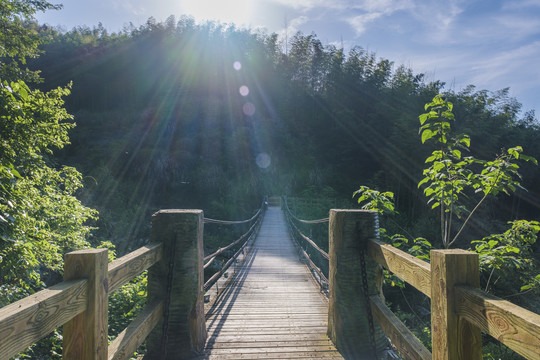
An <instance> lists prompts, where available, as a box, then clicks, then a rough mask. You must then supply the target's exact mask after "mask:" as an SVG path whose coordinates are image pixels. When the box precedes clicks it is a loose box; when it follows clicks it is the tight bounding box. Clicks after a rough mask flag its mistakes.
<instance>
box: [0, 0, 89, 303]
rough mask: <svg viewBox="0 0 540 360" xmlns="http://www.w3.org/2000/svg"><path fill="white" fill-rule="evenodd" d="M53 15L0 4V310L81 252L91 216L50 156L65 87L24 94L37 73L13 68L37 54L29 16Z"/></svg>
mask: <svg viewBox="0 0 540 360" xmlns="http://www.w3.org/2000/svg"><path fill="white" fill-rule="evenodd" d="M57 8H58V6H55V5H52V4H49V3H48V2H46V1H41V0H32V1H30V0H0V26H1V27H2V32H1V33H0V76H1V78H0V279H1V281H2V284H3V285H2V286H1V287H0V306H1V305H5V304H6V303H9V302H12V301H13V300H16V299H17V298H18V297H20V296H24V295H27V294H29V293H31V292H32V291H35V290H36V289H38V288H40V287H42V286H43V285H44V284H45V283H46V282H47V280H49V279H54V280H56V279H55V278H56V277H57V276H58V274H59V272H61V269H62V264H63V254H64V253H66V252H68V251H71V250H73V249H78V248H82V247H86V246H89V244H88V242H87V240H86V239H87V236H88V234H89V232H90V230H91V227H89V226H86V225H85V222H86V221H87V220H88V219H90V218H95V217H96V215H97V213H96V211H94V210H92V209H90V208H87V207H85V206H84V205H82V204H81V202H80V201H79V200H78V199H77V198H76V197H75V195H76V192H77V190H78V189H79V188H80V187H81V174H80V173H79V172H78V171H77V170H76V169H75V168H73V167H67V166H58V165H57V164H56V163H55V161H54V157H53V149H55V148H56V149H60V148H62V147H63V146H65V145H66V144H68V143H69V137H68V130H69V129H71V128H73V127H74V126H75V124H74V123H72V122H71V120H72V119H73V118H72V116H71V115H69V114H68V113H67V112H66V110H65V109H64V108H63V105H64V100H63V97H64V96H66V95H68V94H69V92H70V86H67V87H65V88H57V89H53V90H50V91H48V92H42V91H40V90H36V89H31V88H30V87H29V86H28V85H27V83H26V82H25V80H26V81H28V80H29V81H33V80H37V79H38V74H37V73H36V72H31V71H29V70H26V69H25V70H22V69H21V67H20V65H24V64H25V62H26V59H27V58H28V57H33V56H37V55H38V53H39V51H38V45H39V43H40V40H39V37H38V35H37V32H36V28H35V24H34V23H32V20H33V15H34V14H35V13H36V11H42V10H46V9H57Z"/></svg>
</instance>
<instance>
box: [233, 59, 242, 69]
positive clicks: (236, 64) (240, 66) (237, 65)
mask: <svg viewBox="0 0 540 360" xmlns="http://www.w3.org/2000/svg"><path fill="white" fill-rule="evenodd" d="M233 68H234V70H236V71H240V69H242V64H241V63H240V61H235V62H234V63H233Z"/></svg>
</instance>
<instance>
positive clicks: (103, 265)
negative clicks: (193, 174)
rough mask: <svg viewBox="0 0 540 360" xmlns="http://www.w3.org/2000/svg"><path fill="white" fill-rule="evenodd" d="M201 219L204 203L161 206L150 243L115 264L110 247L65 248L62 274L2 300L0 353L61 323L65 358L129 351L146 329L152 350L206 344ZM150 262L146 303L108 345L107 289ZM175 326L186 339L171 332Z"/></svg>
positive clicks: (157, 353)
mask: <svg viewBox="0 0 540 360" xmlns="http://www.w3.org/2000/svg"><path fill="white" fill-rule="evenodd" d="M202 226H203V215H202V211H201V210H172V211H171V210H165V211H160V212H158V213H156V214H154V216H153V219H152V233H151V242H150V244H149V245H147V246H143V247H141V248H139V249H138V250H135V251H133V252H131V253H129V254H127V255H125V256H123V257H121V258H119V259H117V260H115V261H113V262H111V263H109V264H108V256H107V249H88V250H79V251H75V252H71V253H68V254H66V256H65V262H64V281H63V282H61V283H59V284H57V285H54V286H51V287H49V288H47V289H45V290H42V291H40V292H37V293H36V294H34V295H31V296H29V297H26V298H24V299H22V300H19V301H17V302H15V303H13V304H10V305H7V306H5V307H3V308H0V359H1V360H4V359H9V358H10V357H13V356H15V355H17V354H18V353H20V352H22V351H24V350H25V349H26V348H27V347H29V346H30V345H32V344H33V343H35V342H37V341H38V340H40V339H42V338H44V337H45V336H47V335H48V334H49V333H50V332H52V331H53V330H54V329H56V328H58V327H60V326H63V358H65V359H77V360H80V359H96V360H97V359H99V360H101V359H129V358H130V357H131V356H132V355H133V353H134V352H135V351H136V350H137V348H138V347H139V346H140V345H141V344H142V342H143V341H144V340H145V339H146V338H147V337H148V340H147V347H148V354H149V356H148V357H149V358H167V357H166V356H165V354H166V352H167V351H169V358H171V357H172V356H173V355H175V353H176V354H178V353H180V354H184V355H185V354H186V353H195V352H197V351H200V350H201V349H202V346H203V344H204V341H205V340H206V329H205V328H204V311H199V310H201V309H203V308H204V307H203V294H202V279H203V276H202V274H203V261H202V258H203V248H202ZM186 254H187V255H188V256H186ZM147 269H148V299H147V305H146V306H145V308H144V309H143V310H142V311H141V313H140V314H139V315H138V316H137V317H136V318H135V320H133V321H132V322H131V323H130V324H129V325H128V327H127V328H126V329H124V330H123V331H122V332H121V333H120V334H119V335H118V336H117V337H116V339H115V340H114V341H112V343H111V344H110V345H109V344H108V335H107V334H108V330H107V325H108V324H107V323H108V318H107V310H108V296H109V294H110V293H111V292H113V291H115V290H117V289H119V288H120V287H121V286H122V285H124V284H125V283H127V282H128V281H130V280H131V279H133V278H134V277H135V276H137V275H139V274H141V273H142V272H143V271H145V270H147ZM186 274H188V276H189V279H188V280H187V281H186V279H185V277H186V276H185V275H186ZM194 274H198V275H195V276H193V275H194ZM173 282H174V284H173ZM178 318H182V319H188V318H189V319H190V321H189V322H186V321H182V322H180V323H179V322H177V321H176V319H178ZM158 325H160V326H158ZM169 333H174V334H176V335H179V337H180V339H178V338H175V339H172V337H171V339H168V334H169ZM149 335H150V336H149ZM186 344H187V345H186ZM173 350H174V352H173ZM162 356H163V357H162Z"/></svg>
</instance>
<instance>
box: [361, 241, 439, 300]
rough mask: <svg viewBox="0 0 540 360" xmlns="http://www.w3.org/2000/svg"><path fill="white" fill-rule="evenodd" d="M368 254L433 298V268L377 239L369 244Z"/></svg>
mask: <svg viewBox="0 0 540 360" xmlns="http://www.w3.org/2000/svg"><path fill="white" fill-rule="evenodd" d="M368 254H369V256H370V257H371V258H372V259H373V260H375V261H376V262H377V263H379V264H380V265H382V266H383V267H384V268H385V269H388V270H390V271H391V272H392V273H394V274H395V275H396V276H397V277H399V278H400V279H402V280H404V281H406V282H407V283H409V284H411V285H412V286H414V287H415V288H417V289H418V290H419V291H421V292H423V293H424V294H425V295H427V296H429V297H431V266H430V265H429V263H427V262H425V261H422V260H420V259H418V258H416V257H414V256H412V255H411V254H407V253H406V252H404V251H402V250H399V249H397V248H395V247H393V246H392V245H389V244H385V243H383V242H381V241H379V240H376V239H370V240H369V242H368Z"/></svg>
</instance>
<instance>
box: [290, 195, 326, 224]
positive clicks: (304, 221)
mask: <svg viewBox="0 0 540 360" xmlns="http://www.w3.org/2000/svg"><path fill="white" fill-rule="evenodd" d="M284 200H285V201H284V202H285V209H286V210H287V213H288V214H289V215H290V216H291V217H292V218H293V219H294V220H296V221H298V222H301V223H303V224H322V223H325V222H328V221H330V218H322V219H316V220H303V219H299V218H297V217H296V216H294V214H293V213H292V211H291V209H289V204H287V198H285V199H284Z"/></svg>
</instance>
